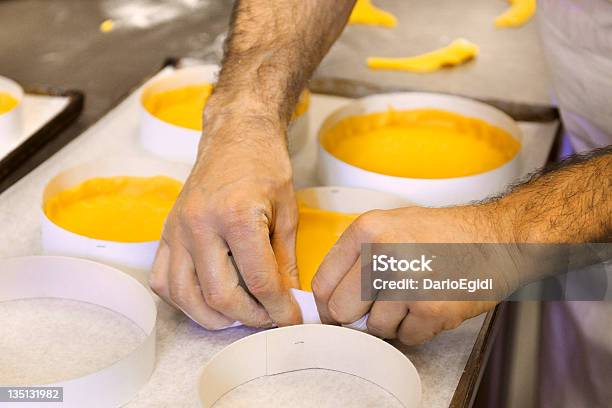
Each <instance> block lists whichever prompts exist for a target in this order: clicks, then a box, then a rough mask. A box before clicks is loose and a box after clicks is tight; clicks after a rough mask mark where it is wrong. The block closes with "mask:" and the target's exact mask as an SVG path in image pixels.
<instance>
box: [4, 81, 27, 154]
mask: <svg viewBox="0 0 612 408" xmlns="http://www.w3.org/2000/svg"><path fill="white" fill-rule="evenodd" d="M0 92H6V93H8V94H9V95H11V96H12V97H13V98H15V99H16V100H17V106H15V107H14V108H13V109H11V110H9V111H8V112H4V113H0V145H1V144H3V143H5V144H11V143H14V140H17V139H18V138H19V137H20V136H21V131H22V109H23V96H24V92H23V88H22V87H21V86H20V85H19V84H18V83H17V82H15V81H13V80H12V79H9V78H5V77H3V76H0ZM0 150H1V149H0Z"/></svg>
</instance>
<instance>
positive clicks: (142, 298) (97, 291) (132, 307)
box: [0, 256, 157, 408]
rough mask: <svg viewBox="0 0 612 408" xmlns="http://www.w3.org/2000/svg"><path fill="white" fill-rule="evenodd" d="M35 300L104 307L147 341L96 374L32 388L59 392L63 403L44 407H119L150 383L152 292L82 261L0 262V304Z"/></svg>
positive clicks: (41, 258)
mask: <svg viewBox="0 0 612 408" xmlns="http://www.w3.org/2000/svg"><path fill="white" fill-rule="evenodd" d="M33 298H61V299H70V300H76V301H79V302H87V303H91V304H94V305H98V306H101V307H105V308H107V309H110V310H112V311H113V312H116V313H119V314H121V315H123V316H125V317H127V318H128V319H130V320H131V321H133V322H134V323H135V324H136V325H137V326H138V327H140V328H141V329H142V330H143V331H144V333H145V336H146V338H145V339H144V341H143V342H142V343H141V344H140V345H139V346H138V347H137V348H136V349H134V350H133V351H132V352H130V353H129V354H128V355H127V356H126V357H124V358H122V359H121V360H119V361H117V362H115V363H114V364H112V365H110V366H108V367H106V368H104V369H102V370H100V371H97V372H94V373H91V374H88V375H85V376H82V377H78V378H73V379H70V380H66V381H60V382H57V383H52V384H30V385H31V386H47V387H63V397H64V402H63V403H58V404H54V403H45V404H42V405H44V406H50V407H51V406H61V407H64V408H82V407H92V408H97V407H100V408H102V407H104V408H108V407H119V406H121V405H123V404H125V403H127V402H128V401H130V400H131V399H132V398H133V397H134V396H135V395H136V393H137V392H138V390H139V389H140V388H141V387H142V386H143V385H144V384H145V383H146V382H147V381H148V380H149V378H150V376H151V374H152V372H153V368H154V366H155V326H156V324H155V322H156V318H157V309H156V307H155V302H154V301H153V298H152V296H151V294H150V292H149V291H148V290H147V289H146V288H145V287H144V286H143V285H141V284H140V283H139V282H138V281H137V280H136V279H134V278H132V277H130V276H129V275H127V274H126V273H124V272H121V271H119V270H117V269H114V268H112V267H110V266H107V265H102V264H99V263H96V262H92V261H88V260H84V259H76V258H67V257H55V256H31V257H21V258H7V259H1V260H0V302H3V301H11V300H19V299H33ZM24 347H27V345H26V346H24ZM1 385H2V386H11V384H1ZM19 405H20V406H21V405H23V406H35V405H37V404H34V403H32V404H29V403H20V404H19ZM38 405H39V406H40V405H41V404H38Z"/></svg>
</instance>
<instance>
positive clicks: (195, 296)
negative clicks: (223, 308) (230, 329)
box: [168, 243, 233, 330]
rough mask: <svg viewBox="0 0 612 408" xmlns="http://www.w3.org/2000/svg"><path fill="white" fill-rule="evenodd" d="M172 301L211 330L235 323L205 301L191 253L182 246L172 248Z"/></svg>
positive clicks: (170, 278) (191, 317) (170, 282)
mask: <svg viewBox="0 0 612 408" xmlns="http://www.w3.org/2000/svg"><path fill="white" fill-rule="evenodd" d="M168 284H169V285H168V286H169V288H168V290H169V294H170V300H171V301H172V303H174V304H175V305H176V306H177V307H178V308H179V309H181V310H182V311H183V312H184V313H185V314H186V315H187V316H188V317H189V318H190V319H191V320H193V321H195V322H196V323H198V324H199V325H201V326H202V327H204V328H206V329H210V330H218V329H222V328H225V327H227V326H229V325H231V324H232V323H233V320H232V319H229V318H227V317H226V316H224V315H222V314H221V313H219V312H217V311H216V310H214V309H212V308H211V307H210V306H208V305H207V304H206V302H205V301H204V297H203V296H202V291H201V290H200V285H199V283H198V279H197V276H196V272H195V267H194V265H193V261H192V259H191V255H190V254H189V252H188V251H187V250H186V249H185V248H184V247H183V246H182V245H180V244H176V243H175V244H174V245H173V246H172V247H170V274H169V275H168Z"/></svg>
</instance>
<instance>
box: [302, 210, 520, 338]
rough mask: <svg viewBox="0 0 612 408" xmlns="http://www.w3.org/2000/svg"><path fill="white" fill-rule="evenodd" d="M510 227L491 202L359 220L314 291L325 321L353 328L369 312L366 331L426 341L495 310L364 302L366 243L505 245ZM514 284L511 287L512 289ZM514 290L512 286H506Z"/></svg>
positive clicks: (489, 304) (484, 304)
mask: <svg viewBox="0 0 612 408" xmlns="http://www.w3.org/2000/svg"><path fill="white" fill-rule="evenodd" d="M510 234H511V231H510V228H509V227H508V224H507V223H506V222H505V220H504V218H503V217H502V216H501V214H499V210H498V209H497V207H496V206H495V205H494V204H493V203H491V204H488V205H480V206H465V207H455V208H439V209H429V208H419V207H410V208H403V209H397V210H389V211H379V210H377V211H371V212H368V213H366V214H363V215H362V216H360V217H359V218H358V219H357V220H355V222H354V223H353V224H351V226H350V227H349V228H348V229H347V230H346V231H345V232H344V234H343V235H342V236H341V238H340V239H339V240H338V242H337V243H336V245H335V246H334V247H333V248H332V249H331V250H330V252H329V253H328V255H327V256H326V258H325V259H324V261H323V263H322V264H321V266H320V267H319V270H318V272H317V274H316V276H315V278H314V279H313V282H312V288H313V292H314V294H315V299H316V301H317V307H318V310H319V314H320V317H321V320H322V322H324V323H331V324H337V323H340V324H349V323H352V322H354V321H357V320H358V319H359V318H361V317H362V316H364V315H365V314H366V313H368V311H369V318H368V322H367V327H368V332H369V333H371V334H373V335H376V336H378V337H381V338H386V339H393V338H397V339H399V340H400V341H401V342H402V343H405V344H408V345H414V344H420V343H423V342H425V341H427V340H429V339H431V338H433V337H434V336H436V335H437V334H438V333H440V332H442V331H444V330H450V329H453V328H456V327H457V326H459V325H460V324H461V323H462V322H463V321H464V320H466V319H469V318H471V317H474V316H477V315H479V314H481V313H483V312H486V311H488V310H490V309H491V308H493V307H494V306H495V304H496V303H497V302H495V301H375V302H372V301H362V300H361V259H360V251H361V244H362V243H400V242H402V243H404V242H405V243H432V242H443V243H460V242H462V243H474V242H507V241H508V240H509V235H510ZM515 285H516V282H512V283H511V284H510V285H509V286H512V287H514V286H515ZM506 289H507V290H510V289H511V288H510V287H508V288H506Z"/></svg>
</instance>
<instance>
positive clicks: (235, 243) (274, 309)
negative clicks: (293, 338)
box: [228, 224, 302, 326]
mask: <svg viewBox="0 0 612 408" xmlns="http://www.w3.org/2000/svg"><path fill="white" fill-rule="evenodd" d="M228 238H229V239H228V244H229V247H230V249H231V251H232V254H233V256H234V260H235V261H236V265H237V266H238V269H239V270H240V273H241V275H242V277H243V279H244V282H245V283H246V285H247V287H248V289H249V291H250V292H251V293H252V294H253V296H255V297H256V298H257V300H259V302H260V303H261V304H262V305H263V306H264V308H265V309H266V311H267V312H268V314H269V315H270V317H271V318H272V320H273V321H274V322H275V323H276V324H277V325H278V326H287V325H291V324H299V323H301V322H302V315H301V312H300V309H299V307H298V305H297V302H296V301H295V299H294V298H293V296H292V295H291V293H290V292H289V288H288V286H286V285H285V284H284V283H283V280H282V278H281V275H280V273H279V271H278V265H277V263H276V259H275V257H274V252H273V251H272V246H271V244H270V235H269V233H268V228H267V227H266V226H262V225H261V224H253V225H244V224H243V225H242V226H241V228H240V234H230V235H228Z"/></svg>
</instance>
